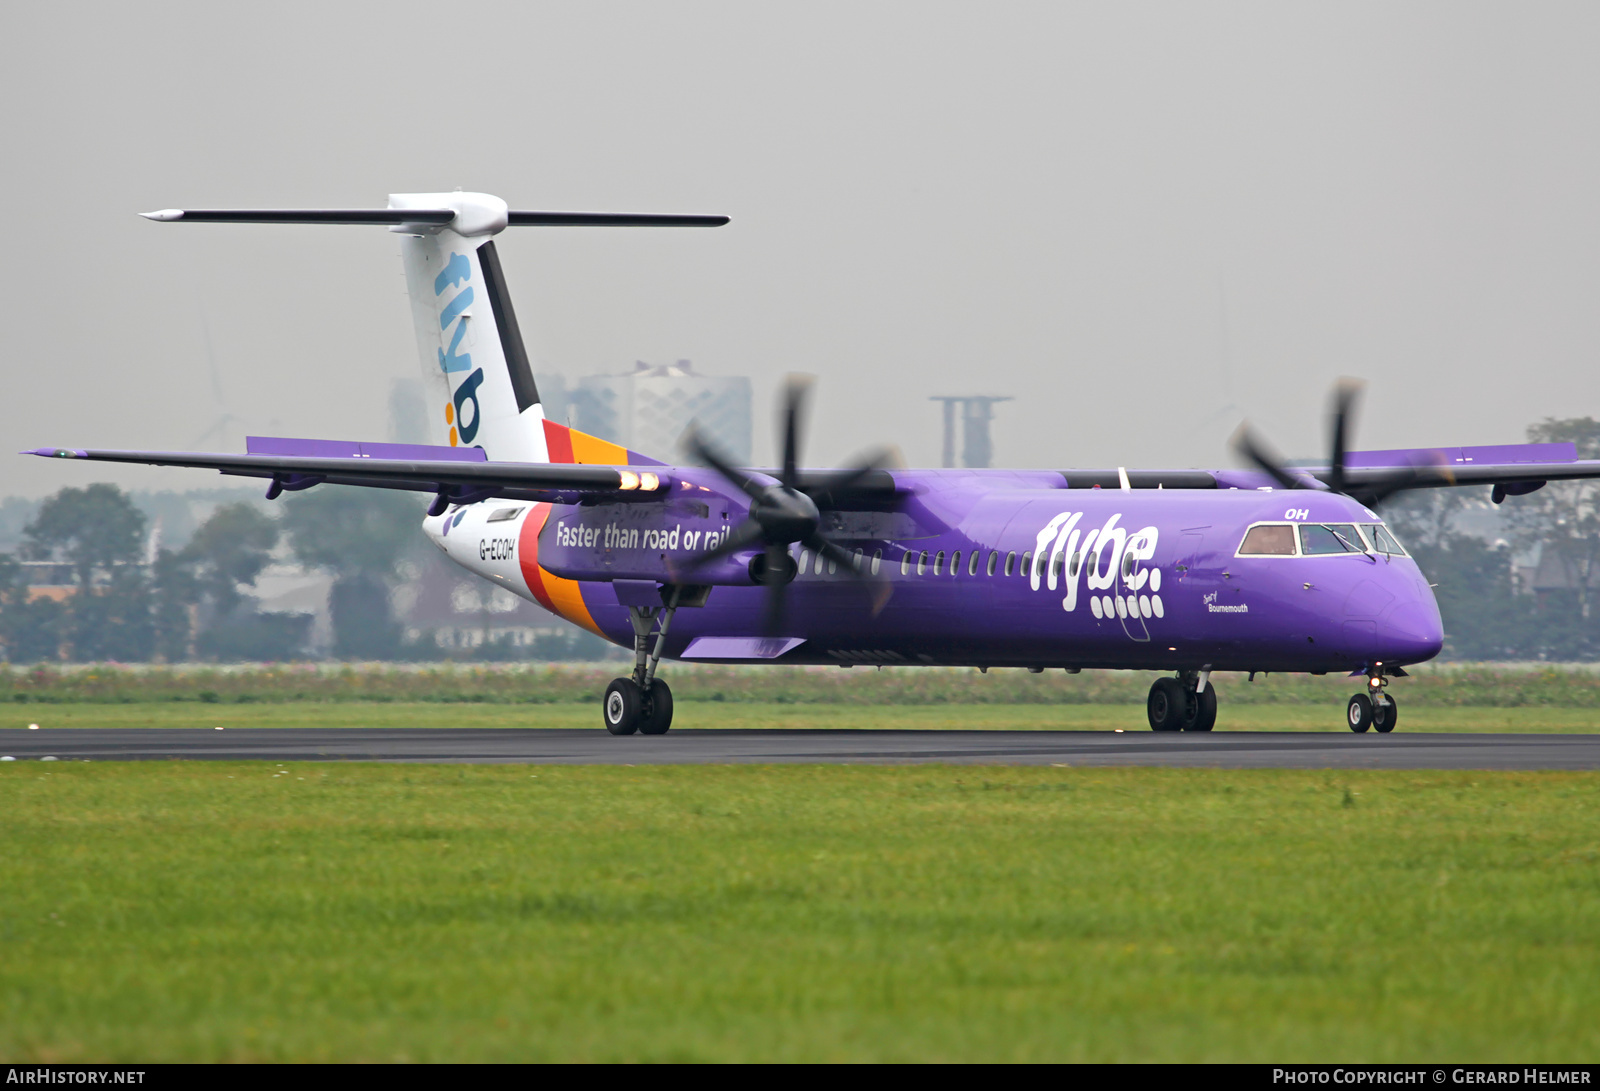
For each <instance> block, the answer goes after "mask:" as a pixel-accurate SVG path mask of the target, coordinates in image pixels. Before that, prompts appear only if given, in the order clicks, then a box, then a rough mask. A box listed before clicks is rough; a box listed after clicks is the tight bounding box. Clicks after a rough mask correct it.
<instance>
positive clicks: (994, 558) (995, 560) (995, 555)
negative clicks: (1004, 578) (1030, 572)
mask: <svg viewBox="0 0 1600 1091" xmlns="http://www.w3.org/2000/svg"><path fill="white" fill-rule="evenodd" d="M999 563H1000V551H999V550H998V549H991V550H990V551H989V567H988V568H986V569H984V572H983V574H984V575H985V576H992V575H994V570H995V568H996V567H997V566H998V565H999ZM1006 574H1007V575H1010V573H1009V572H1008V573H1006Z"/></svg>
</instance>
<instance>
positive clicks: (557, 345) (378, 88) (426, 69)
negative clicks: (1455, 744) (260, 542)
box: [0, 0, 1600, 495]
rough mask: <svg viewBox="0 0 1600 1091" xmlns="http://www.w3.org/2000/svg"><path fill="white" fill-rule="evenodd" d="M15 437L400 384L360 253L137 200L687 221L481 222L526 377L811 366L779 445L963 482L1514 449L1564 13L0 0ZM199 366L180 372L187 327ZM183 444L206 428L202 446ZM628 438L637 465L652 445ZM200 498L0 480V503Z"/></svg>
mask: <svg viewBox="0 0 1600 1091" xmlns="http://www.w3.org/2000/svg"><path fill="white" fill-rule="evenodd" d="M0 43H3V44H0V49H3V51H4V54H3V55H4V64H3V65H0V93H3V96H4V97H3V101H4V103H5V108H4V114H3V121H0V124H3V126H4V131H3V136H4V162H5V164H6V169H5V171H4V172H3V176H0V192H3V195H4V206H3V207H4V208H5V210H6V213H7V215H8V218H9V225H8V232H7V235H8V237H9V245H10V247H11V250H12V254H11V257H10V260H7V261H5V262H4V263H3V272H0V277H3V288H4V299H5V300H6V307H7V310H8V314H7V317H8V319H9V326H10V329H11V330H12V334H11V336H10V337H9V338H8V339H7V348H6V360H5V368H6V377H7V379H8V383H7V386H8V388H9V389H10V390H11V391H12V398H11V404H12V405H13V407H14V410H15V411H14V412H13V413H12V415H11V423H10V424H9V425H8V426H7V428H8V434H9V436H10V439H11V441H12V448H11V449H17V448H22V447H33V446H38V445H42V444H67V445H74V446H102V447H149V448H163V449H172V448H179V449H183V448H190V447H192V446H193V445H196V444H199V445H200V446H201V447H204V448H208V449H215V448H217V447H218V446H223V447H226V448H229V449H239V445H240V444H241V442H242V436H243V435H244V434H245V433H247V432H249V433H265V434H277V435H312V436H325V437H335V438H353V439H362V438H365V439H381V438H386V437H387V434H388V419H387V417H388V390H389V384H390V382H391V380H393V379H394V378H396V377H411V376H414V375H415V374H416V372H417V367H418V364H417V357H416V351H415V349H414V348H413V346H412V344H411V324H410V319H409V317H408V314H407V309H406V301H405V296H404V291H403V287H404V286H403V280H402V278H401V273H400V264H399V260H398V246H397V240H396V239H395V238H394V237H393V236H391V235H390V234H388V233H387V232H385V231H384V230H383V229H381V228H364V227H263V226H221V225H192V224H156V223H151V222H148V221H145V220H141V219H139V218H138V217H137V216H136V215H135V213H137V212H139V211H143V210H148V209H154V208H166V207H174V206H175V207H182V206H185V205H188V206H190V207H227V206H268V207H270V206H282V207H295V206H300V207H306V206H324V207H328V206H356V207H363V206H372V207H377V206H381V205H382V204H383V203H384V200H385V196H386V194H388V193H390V192H406V191H418V190H438V189H453V188H456V187H461V188H464V189H470V190H482V191H486V192H490V193H495V194H498V195H500V196H502V197H504V198H505V199H506V200H507V201H509V202H510V203H511V206H512V207H513V208H533V209H558V210H569V209H585V210H590V209H592V210H616V211H638V212H713V213H726V214H728V215H730V216H732V217H733V223H732V224H731V225H730V226H728V227H725V228H722V229H720V230H714V231H646V230H600V229H589V230H575V229H534V228H526V229H512V230H510V231H508V232H506V234H505V235H504V236H503V237H502V242H501V243H500V249H501V254H502V257H503V261H504V265H505V268H506V273H507V277H508V279H509V281H510V285H511V289H512V293H513V296H514V298H515V301H516V305H517V309H518V312H519V315H520V317H521V319H522V325H523V329H524V331H525V334H526V336H527V339H528V341H529V343H530V344H529V347H530V350H531V351H532V353H533V354H534V356H535V358H536V360H537V364H536V367H537V368H538V369H539V370H542V371H544V370H551V371H564V372H566V373H568V374H569V375H576V374H583V373H589V372H597V371H614V370H618V369H621V368H625V367H627V366H629V365H631V363H632V361H634V360H635V359H645V360H651V361H666V360H672V359H678V358H689V359H692V360H693V361H694V362H695V364H696V365H697V367H698V368H699V369H700V370H702V371H705V372H708V373H712V374H746V375H749V376H751V377H752V378H753V379H754V381H755V389H756V398H757V414H756V416H757V420H756V425H757V434H756V447H757V451H758V457H762V456H765V457H768V458H770V457H771V456H770V451H771V444H772V440H771V428H770V417H771V409H770V407H771V399H772V397H773V395H774V393H775V391H776V390H777V387H778V384H779V381H780V380H781V377H782V376H783V374H784V373H785V372H788V371H792V370H802V371H809V372H813V373H815V374H816V375H818V376H819V378H820V380H821V381H820V383H819V385H818V387H817V407H816V412H815V414H814V415H813V433H812V439H811V443H810V445H809V448H808V451H807V455H808V461H810V462H812V463H814V464H827V463H837V462H841V461H843V460H845V459H847V458H848V457H849V456H850V454H851V453H852V452H854V451H856V450H859V449H861V448H864V447H867V446H870V445H874V444H879V443H894V444H899V445H900V446H901V447H902V449H903V450H904V452H905V455H906V457H907V459H908V460H909V461H910V462H911V463H913V464H916V465H931V464H937V460H938V456H939V422H940V414H939V409H938V407H937V406H936V405H934V404H932V403H930V402H929V401H928V400H927V396H928V395H929V394H963V393H992V394H1012V395H1016V396H1017V399H1018V400H1017V401H1015V402H1012V403H1009V404H1006V405H1002V406H1000V407H998V408H997V410H996V418H997V423H996V434H995V459H996V463H997V464H998V465H1008V466H1051V467H1058V466H1072V465H1075V466H1114V465H1119V464H1122V465H1129V466H1207V465H1211V466H1215V465H1229V464H1231V463H1232V459H1231V456H1230V455H1229V454H1228V452H1227V450H1226V441H1227V438H1228V435H1229V433H1230V432H1231V431H1232V429H1233V427H1234V426H1235V425H1236V424H1237V422H1238V419H1239V418H1240V416H1241V415H1245V414H1247V415H1249V416H1250V417H1251V418H1252V420H1254V421H1255V422H1256V423H1257V424H1258V425H1259V426H1260V427H1261V428H1262V429H1263V430H1264V431H1265V432H1266V433H1267V434H1268V435H1270V436H1271V437H1273V438H1274V439H1275V440H1276V441H1277V443H1278V444H1279V445H1280V446H1282V447H1284V448H1285V449H1287V450H1288V451H1289V452H1290V453H1291V454H1295V455H1304V456H1315V455H1317V454H1319V453H1321V451H1322V449H1323V443H1324V441H1323V425H1324V421H1323V415H1324V407H1325V398H1326V393H1327V390H1328V388H1329V386H1330V384H1331V383H1332V382H1333V381H1334V379H1335V378H1336V377H1338V376H1340V375H1345V374H1349V375H1355V376H1360V377H1363V378H1365V379H1367V380H1368V381H1369V382H1370V384H1371V385H1370V387H1369V390H1368V397H1367V400H1366V405H1365V413H1364V415H1363V417H1362V421H1361V426H1360V430H1359V432H1358V435H1357V443H1358V445H1359V446H1364V447H1391V446H1422V445H1434V444H1450V443H1498V442H1515V441H1517V440H1519V439H1521V438H1522V430H1523V428H1524V427H1525V426H1526V425H1527V424H1528V423H1529V422H1530V421H1534V420H1537V419H1539V418H1542V417H1545V416H1550V415H1555V416H1578V415H1600V373H1597V369H1596V367H1595V363H1596V348H1597V346H1600V293H1597V289H1600V147H1597V142H1600V117H1597V114H1600V64H1597V63H1596V61H1595V58H1596V57H1597V56H1600V6H1597V5H1595V4H1592V3H1588V4H1556V3H1543V4H1537V5H1529V4H1512V3H1505V4H1470V3H1463V2H1460V0H1451V2H1449V3H1435V4H1396V3H1380V4H1353V3H1338V4H1332V3H1330V4H1322V5H1315V4H1282V3H1260V4H1194V3H1183V4H1167V5H1162V4H1156V5H1149V4H1147V5H1134V4H1096V5H1076V4H1064V3H1051V4H1037V5H1019V4H994V3H987V4H977V3H969V4H961V5H938V4H933V3H928V2H926V0H923V2H918V3H913V4H865V3H860V2H852V3H843V4H825V3H809V4H804V5H798V4H790V5H775V4H749V3H736V4H662V3H650V4H644V3H639V4H603V3H593V2H585V3H581V4H579V3H571V4H531V3H518V4H506V5H490V4H470V3H452V4H403V3H395V2H385V3H382V4H371V5H353V4H329V3H326V2H321V3H315V4H294V3H273V4H233V5H219V4H199V3H194V4H172V5H161V4H149V3H146V4H139V5H110V4H104V5H87V6H84V5H61V4H32V5H24V4H8V5H5V6H4V8H3V13H0ZM208 346H209V347H208ZM219 426H220V427H219ZM658 454H660V455H662V456H664V457H672V456H673V454H674V452H658ZM90 480H116V481H119V482H121V483H123V484H125V485H128V486H132V487H144V488H150V487H163V486H165V487H178V488H183V487H202V486H206V487H209V486H212V485H214V484H216V483H217V478H216V477H215V476H213V475H211V474H208V473H204V472H201V471H157V470H135V469H128V470H107V469H102V468H94V469H87V468H85V467H82V466H71V465H64V464H53V463H48V462H44V461H42V460H36V459H23V458H20V457H15V456H7V457H6V458H4V459H0V494H7V493H20V494H32V495H37V494H41V493H45V492H49V491H53V490H54V489H56V488H59V487H60V486H61V485H63V484H84V483H87V482H88V481H90Z"/></svg>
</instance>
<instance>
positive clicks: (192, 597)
mask: <svg viewBox="0 0 1600 1091" xmlns="http://www.w3.org/2000/svg"><path fill="white" fill-rule="evenodd" d="M199 601H200V584H199V581H198V580H197V579H196V578H195V574H194V570H193V568H192V567H191V566H190V565H188V564H187V563H185V562H184V561H183V560H181V559H180V558H179V556H178V555H177V554H176V553H174V552H173V551H172V550H170V549H163V550H161V551H160V552H159V553H157V554H156V560H155V564H154V565H152V566H151V569H150V624H151V628H152V640H153V644H152V653H151V657H152V658H155V659H162V660H165V661H166V662H168V663H181V662H183V661H184V660H185V659H188V658H189V656H190V653H191V647H190V645H191V643H192V641H193V639H194V618H193V613H192V609H191V608H192V607H193V606H194V605H195V604H196V603H198V602H199Z"/></svg>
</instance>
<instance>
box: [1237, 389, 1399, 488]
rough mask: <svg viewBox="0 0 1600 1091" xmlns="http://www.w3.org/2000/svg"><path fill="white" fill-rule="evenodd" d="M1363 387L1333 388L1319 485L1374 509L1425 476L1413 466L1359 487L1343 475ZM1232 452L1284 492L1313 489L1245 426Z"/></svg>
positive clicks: (1309, 483) (1303, 477)
mask: <svg viewBox="0 0 1600 1091" xmlns="http://www.w3.org/2000/svg"><path fill="white" fill-rule="evenodd" d="M1364 385H1365V384H1364V383H1362V382H1361V381H1360V380H1358V379H1340V380H1339V381H1338V383H1336V384H1335V385H1334V388H1333V398H1332V406H1331V412H1330V413H1329V431H1330V432H1331V433H1332V448H1333V449H1332V451H1331V453H1330V455H1329V457H1328V469H1327V473H1326V474H1325V475H1323V477H1322V481H1323V483H1324V484H1326V485H1327V486H1328V490H1329V491H1330V492H1336V493H1342V494H1343V495H1345V496H1348V497H1350V498H1352V499H1354V500H1356V501H1359V502H1360V503H1362V504H1365V505H1367V506H1368V507H1376V506H1377V505H1379V504H1381V503H1383V502H1384V501H1385V500H1387V499H1388V498H1389V497H1391V496H1393V495H1394V494H1395V493H1397V492H1399V491H1401V490H1402V489H1409V488H1414V487H1416V486H1417V485H1418V484H1420V483H1421V482H1422V481H1423V479H1424V476H1425V475H1424V474H1423V473H1422V471H1421V470H1419V469H1418V468H1417V467H1415V466H1406V467H1402V468H1400V469H1396V470H1392V471H1390V472H1389V473H1387V474H1383V475H1379V476H1377V477H1367V478H1366V479H1365V480H1363V481H1362V482H1360V483H1359V484H1357V483H1354V482H1352V481H1351V480H1350V477H1349V475H1348V474H1347V473H1346V466H1345V461H1346V457H1347V455H1348V454H1349V438H1350V434H1351V421H1352V420H1353V418H1354V416H1355V405H1356V401H1357V399H1358V398H1360V396H1361V391H1362V388H1363V387H1364ZM1233 448H1234V450H1235V451H1237V452H1238V453H1239V454H1240V455H1242V456H1243V457H1244V458H1245V459H1246V460H1247V461H1249V462H1252V463H1254V464H1255V465H1256V467H1257V468H1259V469H1260V470H1261V471H1262V472H1263V473H1265V474H1267V475H1268V476H1270V477H1271V478H1272V479H1273V480H1274V481H1276V482H1277V483H1278V484H1279V485H1280V486H1282V487H1283V488H1285V489H1314V488H1316V486H1315V485H1313V484H1312V483H1311V481H1310V480H1309V475H1307V474H1304V473H1302V474H1300V475H1298V476H1297V475H1295V474H1293V473H1291V472H1290V471H1289V469H1288V467H1287V465H1286V464H1285V461H1284V458H1283V456H1282V455H1280V454H1278V452H1277V451H1275V450H1273V449H1272V447H1271V446H1269V445H1268V444H1266V443H1265V442H1264V441H1262V440H1261V439H1259V438H1257V436H1256V435H1255V433H1253V432H1252V431H1251V430H1250V425H1249V424H1248V422H1247V423H1244V424H1241V425H1239V429H1238V431H1236V432H1235V433H1234V434H1233Z"/></svg>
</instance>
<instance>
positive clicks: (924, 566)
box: [917, 549, 928, 576]
mask: <svg viewBox="0 0 1600 1091" xmlns="http://www.w3.org/2000/svg"><path fill="white" fill-rule="evenodd" d="M927 570H928V551H927V550H926V549H924V550H923V551H922V552H921V553H918V554H917V575H919V576H920V575H922V574H923V573H924V572H926V571H927Z"/></svg>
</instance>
